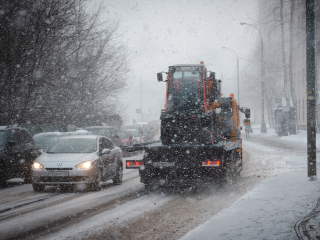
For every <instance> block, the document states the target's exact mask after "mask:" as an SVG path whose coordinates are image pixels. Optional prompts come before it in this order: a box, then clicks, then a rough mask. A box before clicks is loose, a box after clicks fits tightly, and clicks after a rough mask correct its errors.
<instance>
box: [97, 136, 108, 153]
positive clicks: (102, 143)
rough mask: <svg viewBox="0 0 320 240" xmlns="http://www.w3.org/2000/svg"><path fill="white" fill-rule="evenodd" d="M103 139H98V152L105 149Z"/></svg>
mask: <svg viewBox="0 0 320 240" xmlns="http://www.w3.org/2000/svg"><path fill="white" fill-rule="evenodd" d="M104 139H105V138H100V139H99V152H102V150H103V149H105V148H107V146H106V142H105V141H104Z"/></svg>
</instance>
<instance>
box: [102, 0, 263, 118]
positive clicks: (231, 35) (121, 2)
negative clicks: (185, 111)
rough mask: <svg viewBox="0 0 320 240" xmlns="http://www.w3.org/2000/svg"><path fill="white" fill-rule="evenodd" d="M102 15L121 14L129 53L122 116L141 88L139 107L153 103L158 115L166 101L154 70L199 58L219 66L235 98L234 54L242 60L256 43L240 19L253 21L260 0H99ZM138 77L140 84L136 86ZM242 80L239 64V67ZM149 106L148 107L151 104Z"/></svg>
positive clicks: (132, 112)
mask: <svg viewBox="0 0 320 240" xmlns="http://www.w3.org/2000/svg"><path fill="white" fill-rule="evenodd" d="M98 2H99V1H97V3H98ZM102 3H103V5H104V6H105V10H104V14H103V16H104V17H105V18H108V17H110V18H114V17H115V18H117V19H119V20H120V24H121V26H120V31H121V32H122V33H123V38H122V40H123V42H125V43H126V44H127V46H128V49H129V52H130V53H131V55H132V56H134V57H133V59H132V72H131V73H130V76H131V77H130V79H129V81H130V82H129V90H128V91H127V92H126V94H124V95H123V102H124V104H125V105H127V106H128V107H127V110H126V114H125V115H126V116H128V117H129V118H130V120H132V118H133V117H135V118H136V117H137V115H136V114H135V109H136V108H140V90H142V91H141V93H142V98H143V103H142V109H143V112H148V111H149V109H153V108H154V109H155V111H156V112H157V116H155V117H158V116H159V114H160V109H161V108H163V106H164V99H165V83H158V82H157V79H156V73H157V72H160V71H167V68H168V66H170V65H173V64H179V63H200V61H204V63H205V65H206V66H207V68H208V69H209V70H211V71H215V72H216V76H217V77H218V78H220V76H221V70H222V72H223V78H224V79H222V80H223V92H224V95H225V96H226V95H229V94H230V92H234V93H235V97H236V98H237V95H236V93H237V81H236V79H237V78H236V56H235V54H234V53H233V52H232V51H229V50H224V49H222V48H221V46H226V47H228V48H231V49H233V50H235V51H236V52H237V54H238V55H239V58H240V69H241V63H243V65H244V64H245V62H244V61H245V60H243V59H246V58H247V56H248V54H249V53H250V51H251V50H252V48H253V45H254V44H255V42H256V41H255V40H256V37H257V34H256V33H255V32H254V31H250V29H248V27H245V26H241V25H240V22H248V23H252V19H256V18H257V15H258V0H211V1H210V0H184V1H182V0H162V1H161V0H157V1H154V0H152V1H151V0H149V1H147V0H136V1H131V0H115V1H102ZM140 79H141V83H142V84H141V88H140ZM240 82H241V70H240ZM151 111H152V110H151Z"/></svg>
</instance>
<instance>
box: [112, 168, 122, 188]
mask: <svg viewBox="0 0 320 240" xmlns="http://www.w3.org/2000/svg"><path fill="white" fill-rule="evenodd" d="M122 177H123V168H122V165H118V168H117V174H116V176H115V177H114V178H113V179H112V181H113V184H117V185H120V184H121V183H122Z"/></svg>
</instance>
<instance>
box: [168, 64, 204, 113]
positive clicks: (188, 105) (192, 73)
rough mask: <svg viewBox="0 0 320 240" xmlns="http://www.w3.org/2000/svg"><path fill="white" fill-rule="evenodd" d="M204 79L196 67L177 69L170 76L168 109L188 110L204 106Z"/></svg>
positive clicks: (170, 110)
mask: <svg viewBox="0 0 320 240" xmlns="http://www.w3.org/2000/svg"><path fill="white" fill-rule="evenodd" d="M202 92H203V81H202V77H201V74H200V73H199V72H197V71H196V70H195V69H192V68H188V70H182V69H181V70H177V71H175V72H174V73H173V75H171V76H170V79H169V89H168V99H167V110H168V111H169V112H172V111H186V110H193V109H196V110H197V109H202V108H203V94H202Z"/></svg>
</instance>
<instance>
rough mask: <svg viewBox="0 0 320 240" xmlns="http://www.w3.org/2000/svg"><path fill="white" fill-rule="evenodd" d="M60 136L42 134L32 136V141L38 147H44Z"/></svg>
mask: <svg viewBox="0 0 320 240" xmlns="http://www.w3.org/2000/svg"><path fill="white" fill-rule="evenodd" d="M61 137H62V136H60V135H47V136H46V135H44V136H41V135H40V136H34V137H33V138H34V141H35V142H36V145H37V146H38V147H39V148H40V149H46V148H48V147H50V145H51V144H52V143H53V142H54V141H55V140H57V139H58V138H61Z"/></svg>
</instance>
